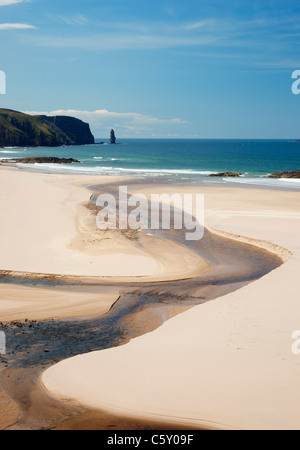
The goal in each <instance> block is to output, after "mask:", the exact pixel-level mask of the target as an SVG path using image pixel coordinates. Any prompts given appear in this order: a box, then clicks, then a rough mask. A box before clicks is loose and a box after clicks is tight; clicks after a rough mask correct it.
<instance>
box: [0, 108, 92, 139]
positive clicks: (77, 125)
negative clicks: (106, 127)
mask: <svg viewBox="0 0 300 450" xmlns="http://www.w3.org/2000/svg"><path fill="white" fill-rule="evenodd" d="M94 143H95V139H94V136H93V135H92V133H91V130H90V127H89V125H88V124H87V123H84V122H82V121H81V120H79V119H76V118H74V117H67V116H56V117H48V116H30V115H28V114H24V113H21V112H18V111H12V110H9V109H0V147H59V146H62V145H87V144H94Z"/></svg>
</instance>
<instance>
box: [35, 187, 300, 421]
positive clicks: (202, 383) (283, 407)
mask: <svg viewBox="0 0 300 450" xmlns="http://www.w3.org/2000/svg"><path fill="white" fill-rule="evenodd" d="M174 189H175V191H176V188H174ZM201 192H205V194H206V225H209V226H210V227H212V228H216V229H218V230H222V231H224V232H226V233H231V234H234V235H237V236H241V235H242V236H245V237H246V238H250V239H251V240H253V239H255V240H259V241H260V242H258V244H259V245H264V246H266V245H267V246H269V248H270V250H272V249H273V250H274V251H276V252H278V253H279V254H280V255H281V256H282V257H283V259H284V260H287V259H288V252H287V251H285V250H284V249H288V250H289V251H290V252H292V253H293V256H292V257H291V258H290V259H289V260H288V261H287V262H286V263H285V264H284V265H283V266H281V267H280V268H278V269H276V270H275V271H273V272H272V273H270V274H268V275H266V276H265V277H263V278H262V279H261V280H258V281H256V282H255V283H252V284H250V285H248V286H246V287H244V288H242V289H241V290H239V291H236V292H234V293H232V294H229V295H226V296H224V297H222V298H219V299H217V300H215V301H212V302H209V303H206V304H204V305H201V306H198V307H195V308H193V309H192V310H190V311H188V312H186V313H184V314H182V315H180V316H177V317H175V318H173V319H171V320H169V321H168V322H166V323H165V324H164V325H163V326H162V327H161V328H159V329H158V330H156V331H154V332H153V333H150V334H147V335H144V336H141V337H140V338H137V339H134V340H133V341H131V342H130V343H129V344H127V345H125V346H123V347H119V348H114V349H110V350H105V351H101V352H95V353H91V354H88V355H83V356H78V357H75V358H71V359H68V360H65V361H63V362H61V363H59V364H57V365H55V366H54V367H52V368H50V369H49V370H47V371H46V372H45V373H44V375H43V382H44V384H45V386H46V387H47V389H49V390H50V391H51V392H52V393H53V394H55V395H57V396H59V397H63V398H67V399H74V400H76V401H79V402H81V403H83V404H87V405H90V406H93V407H96V408H106V409H108V410H112V411H117V412H119V413H124V414H128V415H133V416H139V417H152V418H155V419H159V418H161V419H163V420H171V421H173V422H176V421H178V422H180V423H186V424H198V425H203V424H204V425H205V424H206V425H207V426H210V425H216V426H219V427H220V428H235V429H236V428H242V429H300V422H299V417H300V359H299V358H300V356H295V355H294V354H293V353H292V343H293V341H292V339H291V336H292V333H293V331H294V330H298V329H300V301H299V285H298V277H299V273H300V227H299V225H300V201H299V200H300V193H293V192H279V191H269V190H258V189H240V188H219V187H215V188H205V189H202V190H201ZM242 239H244V238H242ZM261 241H264V244H261ZM266 241H267V242H268V243H270V244H266ZM278 246H279V247H278Z"/></svg>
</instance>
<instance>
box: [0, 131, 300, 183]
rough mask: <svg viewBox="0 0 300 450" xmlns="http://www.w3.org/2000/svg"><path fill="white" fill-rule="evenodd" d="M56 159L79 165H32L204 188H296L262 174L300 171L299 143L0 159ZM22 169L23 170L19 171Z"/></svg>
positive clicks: (164, 145)
mask: <svg viewBox="0 0 300 450" xmlns="http://www.w3.org/2000/svg"><path fill="white" fill-rule="evenodd" d="M24 156H57V157H68V158H70V157H72V158H75V159H78V160H79V161H80V164H72V165H54V164H45V165H32V166H30V169H33V170H39V171H46V172H56V173H61V172H64V173H82V174H99V175H101V174H110V175H127V174H128V175H136V176H139V177H148V176H155V177H168V178H175V179H177V180H190V181H193V182H195V181H197V182H198V181H206V182H210V183H228V182H234V183H244V184H253V185H255V184H256V185H266V186H276V185H278V186H286V187H294V188H300V180H270V179H268V178H267V176H268V174H271V173H274V172H281V171H290V170H298V169H300V143H297V142H294V141H292V140H290V141H287V140H281V141H275V140H249V141H246V140H147V139H142V140H139V139H132V140H130V139H120V140H119V143H118V145H109V144H108V142H106V143H105V144H104V145H89V146H72V147H59V148H43V147H40V148H26V149H24V148H5V149H1V150H0V158H16V157H24ZM24 167H25V166H24ZM26 167H27V168H28V165H26ZM217 172H241V173H242V174H243V176H242V177H241V178H239V179H227V178H226V179H225V178H224V179H219V178H218V179H212V178H210V177H209V174H211V173H217Z"/></svg>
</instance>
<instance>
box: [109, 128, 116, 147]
mask: <svg viewBox="0 0 300 450" xmlns="http://www.w3.org/2000/svg"><path fill="white" fill-rule="evenodd" d="M116 142H117V139H116V135H115V130H111V132H110V143H111V144H115V143H116Z"/></svg>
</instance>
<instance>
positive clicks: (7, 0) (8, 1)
mask: <svg viewBox="0 0 300 450" xmlns="http://www.w3.org/2000/svg"><path fill="white" fill-rule="evenodd" d="M24 1H26V0H0V6H7V5H14V4H15V3H22V2H24Z"/></svg>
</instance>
